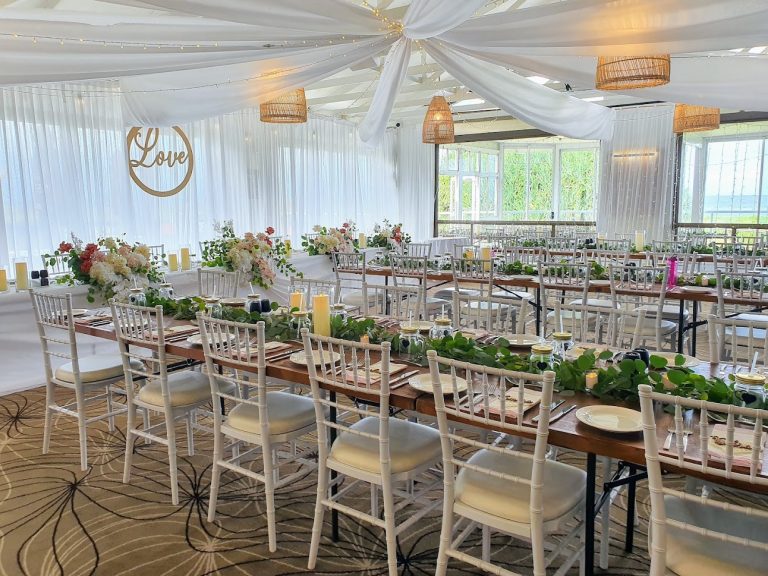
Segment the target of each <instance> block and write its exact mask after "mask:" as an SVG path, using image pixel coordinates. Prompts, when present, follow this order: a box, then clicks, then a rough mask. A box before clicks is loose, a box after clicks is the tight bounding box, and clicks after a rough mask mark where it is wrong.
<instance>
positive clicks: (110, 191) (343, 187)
mask: <svg viewBox="0 0 768 576" xmlns="http://www.w3.org/2000/svg"><path fill="white" fill-rule="evenodd" d="M86 88H87V89H97V90H98V91H99V93H100V94H101V95H100V96H99V97H82V96H81V95H80V93H79V92H78V90H80V89H86ZM0 110H1V111H2V114H3V119H2V120H0V188H2V198H3V202H2V212H0V215H1V216H2V220H0V249H2V251H0V266H7V265H8V264H9V263H11V262H12V260H13V259H14V258H24V259H27V260H28V261H29V262H30V263H31V264H34V265H35V266H38V265H39V264H40V261H39V255H40V254H42V253H45V252H48V251H50V250H52V249H54V248H55V247H56V246H58V243H59V242H60V241H62V240H65V239H68V238H69V235H70V232H74V233H75V234H76V235H77V236H79V237H80V238H82V239H83V240H85V241H90V240H94V239H95V238H97V237H98V236H104V235H120V234H123V233H125V234H126V237H127V239H129V240H131V241H143V242H146V243H148V244H161V243H162V244H165V245H166V247H167V248H170V249H177V248H178V247H179V246H183V245H186V244H189V245H190V246H192V247H194V248H196V247H197V243H198V242H199V241H200V240H206V239H209V238H211V237H213V234H214V233H213V222H214V221H215V220H219V221H221V220H225V219H232V220H234V223H235V229H236V230H237V231H239V232H241V233H242V232H246V231H258V230H262V229H264V228H266V227H267V226H273V227H274V228H275V229H276V230H277V233H278V234H280V235H286V236H288V237H291V238H292V239H293V240H294V241H295V242H296V244H295V245H296V246H298V241H299V239H300V236H301V234H304V233H306V232H309V231H311V228H312V226H313V225H315V224H324V225H329V226H338V225H340V224H341V223H342V222H344V221H346V220H353V221H355V222H357V223H358V225H359V226H360V228H361V229H362V230H364V231H369V230H371V229H372V228H373V225H374V224H375V223H376V222H381V220H382V219H383V218H389V219H390V220H392V221H398V220H399V219H400V216H399V214H400V210H399V202H398V192H397V182H398V180H397V179H398V172H397V161H398V154H397V143H398V139H399V136H398V133H397V132H396V131H394V130H388V131H387V132H386V134H385V137H384V138H383V139H382V142H381V143H380V145H379V146H378V147H376V148H371V147H369V146H365V145H363V144H362V143H360V142H359V140H358V139H357V137H356V135H355V130H354V125H352V124H349V123H347V122H341V121H336V120H330V119H325V118H313V119H311V120H310V121H309V122H308V123H307V124H305V125H294V126H290V125H282V126H281V125H273V124H264V123H262V122H260V120H259V113H258V110H256V109H245V110H242V111H240V112H237V113H233V114H228V115H222V116H217V117H214V118H208V119H206V120H202V121H199V122H194V123H191V124H188V125H184V126H183V128H184V130H185V132H186V133H187V135H188V136H189V139H190V141H191V143H192V147H193V149H194V153H195V168H194V175H193V177H192V180H191V181H190V184H189V186H188V187H187V188H185V189H184V190H183V191H182V192H180V193H179V194H177V195H175V196H172V197H170V198H157V197H154V196H150V195H148V194H146V193H144V192H142V191H141V190H140V189H138V187H136V186H135V185H134V184H133V183H132V182H131V181H130V178H129V176H128V169H127V156H126V151H125V150H126V149H125V137H126V132H127V130H126V128H124V126H123V124H124V123H123V118H122V115H121V106H120V96H119V93H118V91H117V88H116V86H115V85H114V83H109V82H104V83H100V84H98V85H93V84H89V85H88V86H86V87H84V86H82V85H80V84H62V85H55V86H51V85H48V86H45V87H41V86H38V87H20V88H4V89H2V90H1V91H0ZM164 141H167V139H165V140H164V139H161V140H160V147H164ZM165 147H166V148H167V146H165ZM426 148H431V147H428V146H427V147H426ZM425 169H426V170H428V171H433V168H425ZM413 170H414V173H416V172H418V171H419V170H420V169H419V168H417V167H416V166H414V167H413ZM157 172H158V173H160V176H158V177H157V179H156V180H155V181H154V182H152V184H154V185H155V186H156V187H157V188H158V189H168V188H170V187H172V186H169V184H170V183H171V182H173V183H174V184H175V183H176V182H178V180H179V179H178V178H177V176H176V175H175V174H173V173H171V172H167V173H166V172H161V171H160V170H158V171H157ZM431 190H432V189H430V191H431ZM430 218H431V215H430Z"/></svg>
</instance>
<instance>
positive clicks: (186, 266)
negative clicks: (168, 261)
mask: <svg viewBox="0 0 768 576" xmlns="http://www.w3.org/2000/svg"><path fill="white" fill-rule="evenodd" d="M191 268H192V261H191V260H190V258H189V248H182V249H181V269H182V270H190V269H191Z"/></svg>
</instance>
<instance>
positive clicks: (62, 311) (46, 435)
mask: <svg viewBox="0 0 768 576" xmlns="http://www.w3.org/2000/svg"><path fill="white" fill-rule="evenodd" d="M30 296H31V297H32V308H33V309H34V311H35V320H36V322H37V330H38V334H39V335H40V344H41V346H42V348H43V364H44V367H45V428H44V430H43V454H47V453H48V450H49V449H50V444H51V427H52V424H53V423H52V419H53V414H54V413H56V414H58V415H64V416H69V417H72V418H76V419H77V428H78V432H79V436H80V469H81V470H87V469H88V434H87V430H86V428H87V426H88V424H91V423H93V422H98V421H99V420H104V419H108V420H109V430H110V431H114V429H115V420H114V417H115V415H116V414H121V413H124V412H125V410H126V409H125V407H124V406H123V405H122V404H117V405H115V404H114V399H113V394H120V395H124V394H125V390H124V389H122V388H118V387H115V386H113V385H114V384H115V383H117V382H118V381H120V380H122V379H123V362H122V359H121V358H120V354H119V353H118V352H115V353H114V354H94V355H90V356H80V354H79V353H78V348H77V335H76V332H75V319H74V317H73V313H72V295H71V294H66V295H64V296H56V295H53V294H41V293H40V292H35V291H32V290H30ZM54 359H56V360H58V359H64V360H65V361H66V363H64V364H61V365H60V366H54V365H53V362H55V361H56V360H54ZM132 364H133V366H134V367H135V368H139V367H141V366H142V364H141V361H140V360H138V359H136V360H133V361H132ZM57 387H59V388H65V389H67V390H70V391H71V392H74V394H75V400H74V402H68V403H66V404H59V403H58V402H57V401H56V388H57ZM101 400H106V404H107V406H106V408H107V411H106V413H103V414H97V415H94V416H90V417H89V416H88V413H87V409H88V407H89V406H90V405H92V404H93V403H94V402H97V401H101Z"/></svg>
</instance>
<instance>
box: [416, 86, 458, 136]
mask: <svg viewBox="0 0 768 576" xmlns="http://www.w3.org/2000/svg"><path fill="white" fill-rule="evenodd" d="M421 141H422V142H424V144H452V143H453V142H454V138H453V114H452V113H451V107H450V106H449V105H448V101H447V100H446V99H445V98H444V97H443V96H433V97H432V101H431V102H430V103H429V108H428V109H427V114H426V116H424V124H423V125H422V127H421Z"/></svg>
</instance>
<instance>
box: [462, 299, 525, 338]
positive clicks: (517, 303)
mask: <svg viewBox="0 0 768 576" xmlns="http://www.w3.org/2000/svg"><path fill="white" fill-rule="evenodd" d="M452 311H453V326H454V328H469V329H472V330H478V329H481V330H485V331H487V332H490V333H491V334H497V335H499V336H504V335H510V334H523V333H525V321H526V319H527V318H528V300H527V299H525V298H496V297H493V296H489V295H479V294H477V295H475V294H464V293H461V292H459V291H458V290H454V292H453V307H452Z"/></svg>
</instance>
